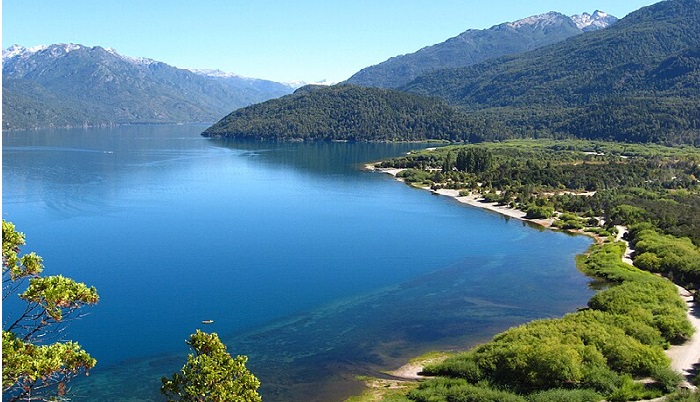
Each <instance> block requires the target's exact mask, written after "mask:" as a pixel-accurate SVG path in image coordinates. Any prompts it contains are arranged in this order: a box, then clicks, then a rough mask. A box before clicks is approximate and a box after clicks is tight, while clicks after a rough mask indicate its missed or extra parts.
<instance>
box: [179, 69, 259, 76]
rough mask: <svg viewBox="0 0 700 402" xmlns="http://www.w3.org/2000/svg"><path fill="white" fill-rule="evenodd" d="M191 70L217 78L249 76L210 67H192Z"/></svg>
mask: <svg viewBox="0 0 700 402" xmlns="http://www.w3.org/2000/svg"><path fill="white" fill-rule="evenodd" d="M189 70H190V71H192V72H193V73H195V74H199V75H203V76H205V77H215V78H231V77H235V78H247V77H243V76H240V75H238V74H235V73H228V72H226V71H222V70H219V69H210V68H190V69H189Z"/></svg>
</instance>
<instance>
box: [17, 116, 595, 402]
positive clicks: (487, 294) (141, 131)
mask: <svg viewBox="0 0 700 402" xmlns="http://www.w3.org/2000/svg"><path fill="white" fill-rule="evenodd" d="M203 129H204V127H200V126H136V127H120V128H114V129H90V130H56V131H37V132H22V133H3V216H4V218H5V219H8V220H10V221H12V222H14V223H15V224H16V225H17V227H18V229H19V230H21V231H24V232H25V233H26V235H27V240H28V245H27V246H26V248H25V249H26V251H36V252H37V253H38V254H40V255H41V256H42V257H44V261H45V264H46V271H45V272H46V273H47V274H58V273H60V274H64V275H67V276H70V277H73V278H74V279H77V280H79V281H82V282H86V283H87V284H90V285H94V286H96V287H97V289H98V291H99V292H100V295H101V301H100V303H99V305H98V306H96V307H94V308H91V309H90V311H89V313H90V314H89V315H88V316H86V317H84V318H82V319H81V320H78V321H75V322H73V323H71V325H70V327H69V333H68V336H69V337H70V339H74V340H77V341H79V342H80V343H81V344H82V345H83V346H84V347H85V348H86V349H87V350H89V351H90V352H91V353H92V354H93V356H94V357H96V358H97V359H98V362H99V363H98V367H97V368H96V369H95V370H93V372H92V373H91V376H90V377H88V378H85V379H81V380H79V381H76V382H75V383H74V387H73V391H74V393H75V398H74V399H75V400H134V401H136V400H159V398H158V386H159V383H160V377H161V376H163V375H169V374H171V373H172V372H173V371H175V370H177V369H178V368H179V367H180V366H181V365H182V364H183V363H184V359H185V355H186V353H187V349H186V345H185V344H184V340H185V339H186V338H187V337H188V335H189V334H190V333H192V332H194V330H195V329H197V328H202V329H204V330H208V331H215V332H217V333H219V334H220V335H221V336H222V338H224V339H225V340H226V342H227V344H228V345H229V349H230V351H231V352H232V353H234V354H237V353H240V354H246V355H248V356H249V357H250V360H249V363H248V366H249V367H250V368H251V369H252V370H253V372H254V373H255V374H256V375H258V377H259V378H260V379H261V381H262V383H263V387H262V388H261V392H262V394H263V397H264V399H265V400H266V401H275V400H280V401H283V400H299V399H302V396H303V399H304V400H310V401H313V400H319V401H320V400H334V399H342V397H343V396H345V395H347V394H348V393H351V392H353V391H354V390H356V389H357V386H358V385H357V383H356V382H354V381H353V377H354V376H355V375H357V374H367V373H373V372H375V371H376V370H380V369H387V368H392V366H398V365H400V364H401V363H402V362H404V361H405V360H406V359H407V358H409V357H410V356H412V355H414V354H417V353H420V352H423V351H426V350H430V349H436V348H440V349H450V348H456V349H458V348H464V347H466V346H468V345H470V344H473V343H475V342H478V341H482V340H484V339H488V338H489V337H491V336H493V335H494V334H495V333H496V332H498V331H500V330H502V329H505V328H507V327H508V326H511V325H516V324H519V323H522V322H525V321H529V320H531V319H535V318H540V317H551V316H559V315H562V314H564V313H565V312H567V311H572V310H575V309H576V308H577V307H580V306H583V305H585V303H586V301H587V300H588V298H589V297H590V295H591V291H590V290H589V289H588V286H587V283H588V279H587V278H586V277H584V276H583V275H582V274H580V273H579V272H577V271H576V269H575V267H574V260H573V258H574V256H575V255H576V254H577V253H580V252H582V251H583V250H585V248H586V247H587V246H588V244H590V241H589V240H588V239H587V238H584V237H571V236H567V235H565V234H562V233H555V232H551V231H541V230H537V229H533V228H532V227H529V226H527V225H524V224H523V223H521V222H519V221H515V220H507V219H505V218H503V217H501V216H499V215H495V214H491V213H488V212H485V211H481V210H478V209H474V208H470V207H467V206H464V205H461V204H459V203H457V202H455V201H453V200H450V199H448V198H445V197H439V196H434V195H432V194H430V193H429V192H427V191H422V190H415V189H412V188H410V187H408V186H405V185H403V184H401V183H398V182H396V181H394V180H393V179H392V178H390V177H388V176H386V175H383V174H379V173H371V172H365V171H362V170H360V169H359V166H361V164H362V163H363V162H367V161H373V160H378V159H381V158H384V157H390V156H396V155H400V154H402V153H404V152H406V151H407V150H410V149H413V148H416V147H418V145H415V144H413V145H410V144H347V143H311V144H305V143H262V142H235V141H220V140H210V139H205V138H202V137H200V136H199V132H201V131H202V130H203ZM13 307H14V304H13V303H11V302H8V303H4V305H3V315H4V318H6V317H8V316H9V315H11V314H12V311H13ZM205 319H212V320H214V324H212V325H207V326H203V325H202V324H201V321H202V320H205Z"/></svg>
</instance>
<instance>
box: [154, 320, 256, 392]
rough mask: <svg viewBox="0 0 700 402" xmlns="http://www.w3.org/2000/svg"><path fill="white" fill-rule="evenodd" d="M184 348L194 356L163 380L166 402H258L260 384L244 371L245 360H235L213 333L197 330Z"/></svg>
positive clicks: (249, 373) (245, 369) (244, 358)
mask: <svg viewBox="0 0 700 402" xmlns="http://www.w3.org/2000/svg"><path fill="white" fill-rule="evenodd" d="M187 344H188V345H189V346H190V347H191V348H192V350H193V351H194V354H190V355H189V356H188V357H187V363H186V364H185V366H184V367H183V368H182V370H181V371H180V372H178V373H175V374H173V376H172V378H163V379H162V383H163V385H162V387H161V392H162V393H163V394H164V395H165V396H166V397H167V400H168V401H192V402H203V401H218V402H226V401H231V402H255V401H261V398H260V395H258V392H257V389H258V387H259V386H260V381H258V379H257V378H256V377H255V376H254V375H253V374H252V373H251V372H250V371H248V369H247V368H246V367H245V364H246V362H247V360H248V358H247V357H245V356H236V357H235V358H233V357H231V355H230V354H229V353H228V352H227V351H226V346H225V345H224V344H223V343H222V342H221V340H220V339H219V336H218V335H217V334H215V333H211V334H209V333H205V332H201V331H200V330H197V332H196V333H194V334H192V335H191V336H190V339H189V340H188V341H187Z"/></svg>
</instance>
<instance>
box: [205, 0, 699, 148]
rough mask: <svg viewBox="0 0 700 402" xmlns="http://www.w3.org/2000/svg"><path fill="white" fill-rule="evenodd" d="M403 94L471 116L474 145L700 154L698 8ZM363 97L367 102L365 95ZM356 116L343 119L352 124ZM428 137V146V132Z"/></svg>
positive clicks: (462, 71)
mask: <svg viewBox="0 0 700 402" xmlns="http://www.w3.org/2000/svg"><path fill="white" fill-rule="evenodd" d="M346 85H348V84H346ZM396 91H401V92H410V93H413V94H416V95H421V96H428V97H435V98H440V99H442V100H444V101H446V102H447V103H448V104H449V105H451V106H452V107H454V108H456V109H458V110H459V111H461V112H462V113H464V114H466V117H467V119H468V120H469V126H471V127H473V128H474V129H475V130H476V131H475V132H473V133H472V135H471V136H470V138H480V139H484V140H500V139H506V138H514V137H517V138H539V137H548V138H571V137H578V138H589V139H605V140H617V141H624V142H657V143H664V144H693V145H696V146H700V0H665V1H661V2H659V3H656V4H654V5H652V6H648V7H644V8H642V9H640V10H637V11H635V12H633V13H631V14H629V15H628V16H627V17H625V18H623V19H621V20H620V21H618V22H616V23H615V24H613V25H612V26H610V27H608V28H605V29H599V30H594V31H589V32H585V33H582V34H578V35H575V36H573V37H569V38H568V39H566V40H563V41H559V42H557V43H554V44H550V45H547V46H543V47H539V48H537V49H534V50H531V51H527V52H520V53H517V54H511V55H505V56H501V57H498V58H491V59H488V60H485V61H482V62H480V63H477V64H473V65H471V66H468V67H462V68H445V69H439V70H435V71H432V72H428V73H425V74H423V75H420V76H418V77H416V78H415V79H414V80H412V81H411V82H409V83H407V84H405V85H402V86H400V87H398V88H397V89H396ZM323 92H324V90H323V89H319V90H316V91H315V92H313V93H312V96H311V99H307V103H311V104H314V105H316V106H317V109H318V110H324V108H325V107H324V106H323V104H322V102H316V101H317V100H318V101H323V100H325V101H327V102H334V101H333V100H331V97H329V96H328V94H326V93H323ZM355 92H357V96H362V95H360V93H361V92H362V91H361V90H358V91H355ZM296 96H297V95H296V94H294V95H287V96H285V97H283V98H282V99H281V100H277V101H275V102H274V104H272V103H270V102H265V103H263V105H264V106H260V105H258V106H256V108H257V109H256V110H264V114H256V113H247V112H245V110H246V109H247V108H245V109H243V110H241V111H237V113H236V114H232V115H229V116H227V118H225V119H224V120H227V119H232V118H236V119H245V120H244V121H238V122H236V123H235V124H236V125H238V126H250V125H251V124H252V125H258V126H266V125H267V126H269V125H274V124H277V123H279V122H276V121H275V120H274V117H275V116H278V114H277V113H275V112H274V110H270V108H269V107H271V106H274V108H280V109H282V110H287V113H292V112H293V111H291V110H290V108H293V107H295V106H294V104H295V97H296ZM366 96H367V97H368V99H366V100H365V101H364V102H363V103H364V104H366V105H371V104H372V102H371V97H372V94H371V92H370V91H369V88H366ZM403 107H405V106H403ZM352 113H353V111H352V110H347V111H345V112H341V111H336V112H335V115H336V116H339V118H343V119H346V118H347V116H352ZM457 115H458V116H462V114H457ZM320 118H321V119H325V118H326V117H325V116H323V117H320ZM461 118H462V117H460V119H461ZM324 121H325V120H324ZM221 124H222V123H221V122H220V123H217V125H221ZM324 124H327V123H324ZM436 124H438V125H440V126H442V127H449V124H447V123H445V122H440V123H437V122H436ZM279 126H280V127H282V129H284V127H285V126H284V124H280V125H279ZM343 130H344V131H345V134H343V135H344V136H347V132H353V131H354V134H355V135H358V136H362V138H368V137H367V136H366V135H365V134H366V133H363V132H362V131H363V127H362V126H359V125H358V126H356V127H354V128H352V127H348V126H343ZM206 134H207V132H205V133H204V135H206ZM288 134H293V133H287V134H285V135H288ZM423 134H424V135H425V136H426V138H430V136H429V134H430V133H429V132H424V133H423ZM446 134H447V136H448V137H450V135H449V133H446ZM217 135H226V134H225V133H223V132H218V133H217ZM231 135H234V134H233V133H231ZM415 136H416V134H415V133H414V134H412V137H415ZM398 139H401V138H400V137H399V138H398Z"/></svg>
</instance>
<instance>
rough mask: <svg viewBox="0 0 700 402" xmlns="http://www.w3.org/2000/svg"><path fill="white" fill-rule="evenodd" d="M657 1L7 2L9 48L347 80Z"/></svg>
mask: <svg viewBox="0 0 700 402" xmlns="http://www.w3.org/2000/svg"><path fill="white" fill-rule="evenodd" d="M654 3H656V1H655V0H585V1H584V0H527V1H524V0H485V1H482V0H480V1H476V0H474V1H468V0H436V1H426V0H421V1H418V0H416V1H413V0H342V1H333V0H296V1H284V0H279V1H275V0H246V1H243V0H118V1H115V0H110V1H103V0H60V1H57V0H4V1H2V47H3V49H6V48H7V47H9V46H11V45H13V44H20V45H23V46H27V47H29V46H35V45H40V44H51V43H78V44H83V45H87V46H103V47H112V48H114V49H115V50H117V52H119V53H120V54H123V55H127V56H133V57H148V58H152V59H155V60H159V61H163V62H165V63H168V64H171V65H174V66H176V67H181V68H213V69H221V70H224V71H228V72H234V73H237V74H240V75H244V76H248V77H256V78H265V79H271V80H275V81H294V80H303V81H307V82H314V81H320V80H323V79H327V80H329V81H342V80H344V79H346V78H348V77H349V76H350V75H352V74H353V73H355V72H357V71H358V70H360V69H362V68H364V67H367V66H370V65H373V64H377V63H380V62H382V61H384V60H386V59H388V58H389V57H392V56H396V55H399V54H405V53H411V52H414V51H416V50H418V49H420V48H422V47H424V46H428V45H432V44H435V43H439V42H442V41H444V40H445V39H447V38H450V37H452V36H455V35H458V34H459V33H461V32H463V31H465V30H467V29H484V28H489V27H491V26H493V25H496V24H499V23H501V22H505V21H514V20H518V19H521V18H525V17H528V16H531V15H535V14H541V13H545V12H548V11H559V12H562V13H564V14H567V15H573V14H581V13H583V12H588V13H592V12H593V11H595V10H602V11H605V12H608V13H609V14H612V15H615V16H616V17H619V18H621V17H624V16H625V15H627V14H629V13H630V12H632V11H634V10H637V9H639V8H641V7H644V6H647V5H650V4H654Z"/></svg>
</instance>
